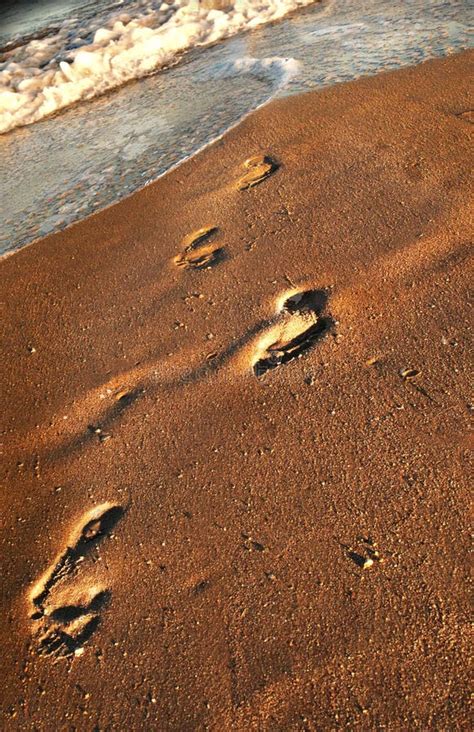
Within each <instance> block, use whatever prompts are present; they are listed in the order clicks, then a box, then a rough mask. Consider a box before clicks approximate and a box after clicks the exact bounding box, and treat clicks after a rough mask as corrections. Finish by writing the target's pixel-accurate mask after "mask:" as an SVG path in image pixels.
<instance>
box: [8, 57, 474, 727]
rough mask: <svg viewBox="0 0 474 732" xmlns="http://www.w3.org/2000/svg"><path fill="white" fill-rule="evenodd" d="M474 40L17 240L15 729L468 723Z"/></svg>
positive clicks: (13, 343) (12, 282) (12, 544)
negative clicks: (83, 215) (39, 235)
mask: <svg viewBox="0 0 474 732" xmlns="http://www.w3.org/2000/svg"><path fill="white" fill-rule="evenodd" d="M472 59H473V56H472V55H469V54H463V55H460V56H456V57H451V58H449V59H446V60H443V61H433V62H429V63H426V64H424V65H422V66H419V67H417V68H414V69H409V70H405V71H402V72H396V73H389V74H384V75H379V76H377V77H375V78H371V79H363V80H359V81H357V82H353V83H350V84H347V85H341V86H337V87H334V88H332V89H329V90H326V91H323V92H321V93H315V94H310V95H305V96H302V97H298V98H290V99H285V100H283V101H279V102H276V103H273V104H271V105H269V106H267V107H265V108H263V109H262V110H260V111H259V112H258V113H256V114H255V115H253V116H252V117H250V118H248V119H247V120H245V121H244V122H243V123H242V124H241V125H240V126H239V127H238V128H236V129H234V130H233V131H231V132H230V133H229V134H228V135H227V136H226V137H225V138H224V139H223V140H221V141H219V142H217V143H216V144H214V145H213V146H212V147H211V148H209V149H207V150H206V151H204V152H203V153H202V154H200V155H198V156H197V157H195V158H194V159H192V160H191V161H189V162H187V163H186V164H184V165H182V166H181V167H180V168H178V169H176V170H175V171H173V172H172V173H171V174H169V175H168V176H166V177H165V178H164V179H162V180H160V181H158V182H157V183H156V184H154V185H152V186H150V187H148V188H147V189H145V190H143V191H141V192H139V193H138V194H136V195H134V196H132V197H131V198H129V199H127V200H126V201H124V202H122V203H120V204H118V205H117V206H114V207H112V208H110V209H108V210H106V211H103V212H102V213H100V214H98V215H96V216H94V217H92V218H90V219H88V220H86V221H84V222H82V223H80V224H78V225H76V226H74V227H72V228H70V229H69V230H67V231H65V232H62V233H59V234H57V235H54V236H51V237H49V238H47V239H44V240H41V241H39V242H37V243H35V244H34V245H32V246H31V247H28V248H26V249H23V250H22V251H20V252H18V253H17V254H15V255H14V256H12V257H10V258H8V259H5V260H4V261H2V262H1V264H0V266H1V288H2V301H3V303H4V311H5V313H4V318H3V333H2V342H3V344H4V352H3V356H2V362H1V363H2V366H1V374H2V395H3V400H2V422H3V426H2V431H3V465H4V468H5V471H4V476H3V482H2V512H1V521H2V530H1V577H2V593H1V616H2V624H1V649H2V654H1V655H2V661H1V667H2V676H3V689H2V694H1V702H0V704H1V715H2V716H1V720H2V721H1V727H2V729H7V730H16V729H25V730H26V729H35V730H107V729H117V730H119V729H120V730H126V729H133V730H143V729H146V730H179V731H181V730H201V729H203V730H204V729H210V730H227V729H232V730H334V729H367V730H370V729H389V730H414V729H417V730H427V729H437V730H441V729H442V730H465V729H468V727H469V718H468V708H467V699H468V657H469V646H468V630H467V628H468V625H467V623H468V609H469V604H468V598H467V583H468V559H467V557H468V545H467V497H468V483H469V469H470V464H469V448H470V445H471V446H472V442H470V438H469V417H470V412H472V405H471V403H470V401H469V399H470V397H469V357H468V356H469V347H468V345H469V329H470V325H471V318H470V312H469V310H468V307H467V303H468V286H469V279H470V263H471V260H470V256H471V250H470V241H471V239H472V237H471V234H472V227H471V225H472V220H471V216H470V210H469V205H468V204H469V200H470V196H472V186H471V187H470V178H469V171H470V168H471V167H472V157H473V156H472V146H471V144H470V142H471V140H470V138H471V136H472V125H471V115H470V114H469V113H468V111H469V110H470V109H472V101H470V100H469V98H468V77H469V67H471V71H472ZM471 114H472V113H471ZM111 143H112V144H113V141H111ZM255 156H260V158H259V159H256V160H255V159H253V160H252V161H251V162H250V163H248V164H247V166H245V165H244V162H245V161H247V160H248V159H249V158H254V157H255ZM471 271H472V269H471ZM302 293H303V294H302ZM471 466H472V463H471ZM471 474H472V472H471Z"/></svg>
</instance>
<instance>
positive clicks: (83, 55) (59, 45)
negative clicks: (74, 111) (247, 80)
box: [0, 0, 314, 133]
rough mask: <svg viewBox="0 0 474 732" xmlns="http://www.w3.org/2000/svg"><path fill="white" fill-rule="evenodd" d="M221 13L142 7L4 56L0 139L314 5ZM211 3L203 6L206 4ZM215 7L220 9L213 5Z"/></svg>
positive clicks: (184, 2)
mask: <svg viewBox="0 0 474 732" xmlns="http://www.w3.org/2000/svg"><path fill="white" fill-rule="evenodd" d="M229 2H230V4H229V6H228V7H225V8H224V9H223V10H218V9H215V8H211V9H209V8H208V7H203V4H199V3H198V1H197V0H175V2H173V3H172V4H167V3H166V2H162V3H156V2H153V1H152V0H149V3H145V5H144V4H143V3H141V5H140V9H139V11H137V10H135V14H134V15H132V14H131V13H129V14H127V13H124V12H123V11H122V12H116V13H111V14H109V15H108V16H107V18H102V19H100V20H102V21H105V22H104V23H103V25H100V26H99V27H97V26H98V23H97V20H96V21H95V23H94V22H93V21H92V22H90V23H89V25H88V27H87V28H84V27H82V28H77V27H75V26H74V20H71V21H67V22H65V23H63V25H62V26H61V28H60V29H59V31H58V32H57V33H55V34H54V35H52V36H49V37H47V38H43V39H38V40H32V41H30V42H29V43H26V44H24V45H22V46H21V45H20V46H18V47H16V48H14V49H12V50H11V51H7V52H6V53H4V61H3V62H2V63H0V133H3V132H7V131H9V130H11V129H13V128H14V127H19V126H21V125H27V124H31V123H32V122H36V121H38V120H40V119H42V118H44V117H46V116H48V115H50V114H52V113H54V112H56V111H57V110H60V109H63V108H65V107H68V106H69V105H71V104H74V103H75V102H78V101H80V100H83V99H90V98H92V97H95V96H98V95H100V94H103V93H104V92H106V91H108V90H109V89H112V88H114V87H117V86H119V85H121V84H124V83H125V82H127V81H129V80H131V79H135V78H139V77H142V76H146V75H147V74H150V73H152V72H153V71H156V70H157V69H159V68H162V67H164V66H169V65H170V64H171V63H173V62H175V61H176V60H177V58H178V57H179V56H180V54H182V53H183V52H185V51H188V50H190V49H191V48H194V47H196V46H202V45H208V44H211V43H215V42H216V41H218V40H221V39H223V38H226V37H228V36H231V35H234V34H235V33H238V32H241V31H245V30H250V29H252V28H255V27H257V26H259V25H262V24H264V23H269V22H271V21H275V20H278V19H279V18H282V17H283V16H284V15H286V14H288V13H289V12H291V11H293V10H296V9H297V8H300V7H303V6H306V5H309V4H311V3H312V2H314V0H235V1H234V2H232V0H229ZM205 4H206V5H208V4H210V3H209V2H207V3H205ZM218 4H220V6H222V5H224V3H222V2H221V3H218Z"/></svg>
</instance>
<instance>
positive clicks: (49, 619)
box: [31, 503, 124, 657]
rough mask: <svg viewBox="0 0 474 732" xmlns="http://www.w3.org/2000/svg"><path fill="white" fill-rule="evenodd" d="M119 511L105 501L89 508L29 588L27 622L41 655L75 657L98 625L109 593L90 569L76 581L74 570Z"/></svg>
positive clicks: (107, 531) (110, 528) (77, 572)
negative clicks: (50, 563)
mask: <svg viewBox="0 0 474 732" xmlns="http://www.w3.org/2000/svg"><path fill="white" fill-rule="evenodd" d="M123 514H124V509H123V508H122V507H121V506H115V505H112V504H110V503H106V504H102V505H101V506H98V507H97V508H96V509H94V510H92V511H89V512H88V513H87V514H86V515H85V516H84V517H83V519H82V520H81V522H80V523H79V525H78V528H77V529H76V530H75V531H74V532H73V534H72V536H71V540H70V541H69V543H68V546H67V547H66V548H65V550H64V551H63V553H62V554H61V555H60V557H59V558H58V559H57V560H56V561H55V562H54V563H53V565H52V566H51V567H50V568H49V569H48V570H47V572H46V573H45V575H44V576H43V577H42V578H41V579H40V580H39V581H38V582H37V583H36V585H35V587H34V588H33V592H32V594H31V602H32V606H33V608H32V613H31V620H32V622H33V624H34V629H33V633H34V636H35V638H36V640H37V644H38V651H39V653H40V654H41V655H55V656H58V657H66V656H72V655H75V656H80V655H82V653H83V645H84V643H86V641H88V640H89V638H90V637H91V636H92V634H93V633H94V631H95V630H96V629H97V628H98V626H99V624H100V613H101V611H102V610H103V608H104V607H105V606H106V604H107V603H108V602H109V600H110V597H111V592H110V590H109V589H108V588H107V587H104V586H103V585H102V584H101V583H100V581H95V579H94V574H95V572H94V571H93V569H92V568H91V571H90V573H89V574H90V578H89V582H88V581H87V578H85V575H86V574H87V572H86V571H85V568H84V569H82V572H81V574H82V575H83V576H84V579H80V578H79V577H78V575H79V568H80V567H82V565H83V563H84V562H85V560H86V559H87V557H89V556H90V555H91V554H92V552H93V550H94V549H95V547H96V546H97V545H98V544H99V543H100V542H101V541H102V540H103V539H104V538H105V537H106V536H110V533H111V531H112V529H113V528H114V526H115V525H116V524H117V522H118V521H119V520H120V519H121V517H122V516H123ZM91 578H92V580H91Z"/></svg>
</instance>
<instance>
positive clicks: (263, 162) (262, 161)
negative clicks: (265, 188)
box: [237, 155, 280, 191]
mask: <svg viewBox="0 0 474 732" xmlns="http://www.w3.org/2000/svg"><path fill="white" fill-rule="evenodd" d="M243 167H244V168H246V169H247V171H248V172H247V173H245V175H243V176H242V178H240V180H239V182H238V183H237V188H238V190H239V191H246V190H247V189H249V188H253V187H254V186H256V185H258V184H259V183H261V182H262V181H264V180H266V179H267V178H268V177H269V176H270V175H272V173H274V172H275V171H277V170H278V168H279V167H280V166H279V165H278V163H277V162H275V160H272V158H271V157H270V156H269V155H254V156H253V157H252V158H249V159H248V160H246V161H245V163H243Z"/></svg>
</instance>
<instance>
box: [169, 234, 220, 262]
mask: <svg viewBox="0 0 474 732" xmlns="http://www.w3.org/2000/svg"><path fill="white" fill-rule="evenodd" d="M218 231H219V230H218V228H217V226H207V227H205V228H203V229H199V230H198V231H195V232H194V233H192V234H189V235H188V236H186V237H185V238H184V239H183V247H184V251H183V252H182V253H181V254H178V255H177V256H176V257H175V258H174V260H173V261H174V263H175V264H176V266H177V267H185V268H186V269H210V268H211V267H214V266H215V265H216V264H218V263H219V262H222V261H223V260H224V259H225V249H224V247H220V246H217V245H216V243H215V242H214V241H213V240H214V238H215V236H216V234H217V232H218Z"/></svg>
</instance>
